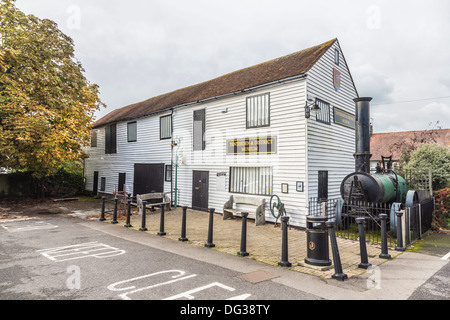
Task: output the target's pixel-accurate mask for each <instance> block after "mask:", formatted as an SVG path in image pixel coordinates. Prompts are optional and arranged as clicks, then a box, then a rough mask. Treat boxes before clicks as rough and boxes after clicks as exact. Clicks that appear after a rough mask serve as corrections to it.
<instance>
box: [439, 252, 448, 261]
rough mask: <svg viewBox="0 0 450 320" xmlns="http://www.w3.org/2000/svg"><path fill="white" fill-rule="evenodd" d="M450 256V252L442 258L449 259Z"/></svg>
mask: <svg viewBox="0 0 450 320" xmlns="http://www.w3.org/2000/svg"><path fill="white" fill-rule="evenodd" d="M448 258H450V252H449V253H447V254H446V255H445V256H443V257H442V258H441V259H442V260H447V259H448Z"/></svg>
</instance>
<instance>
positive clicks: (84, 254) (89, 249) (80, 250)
mask: <svg viewBox="0 0 450 320" xmlns="http://www.w3.org/2000/svg"><path fill="white" fill-rule="evenodd" d="M37 252H39V253H40V254H42V255H43V256H44V257H46V258H49V259H50V260H52V261H68V260H74V259H82V258H88V257H94V258H98V259H103V258H110V257H115V256H119V255H121V254H124V253H125V250H120V249H118V248H114V247H111V246H108V245H106V244H103V243H98V242H88V243H82V244H76V245H71V246H65V247H57V248H50V249H41V250H37Z"/></svg>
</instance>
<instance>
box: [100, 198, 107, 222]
mask: <svg viewBox="0 0 450 320" xmlns="http://www.w3.org/2000/svg"><path fill="white" fill-rule="evenodd" d="M105 202H106V197H102V213H101V215H100V219H99V220H100V221H105V220H106V218H105Z"/></svg>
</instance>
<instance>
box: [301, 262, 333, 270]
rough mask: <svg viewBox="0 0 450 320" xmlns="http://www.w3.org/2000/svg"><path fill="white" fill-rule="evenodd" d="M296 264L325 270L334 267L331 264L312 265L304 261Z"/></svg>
mask: <svg viewBox="0 0 450 320" xmlns="http://www.w3.org/2000/svg"><path fill="white" fill-rule="evenodd" d="M298 265H299V266H300V267H305V268H310V269H314V270H319V271H326V270H330V269H333V268H334V265H333V264H331V265H329V266H313V265H312V264H308V263H306V262H299V263H298Z"/></svg>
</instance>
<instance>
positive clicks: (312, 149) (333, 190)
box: [307, 41, 357, 199]
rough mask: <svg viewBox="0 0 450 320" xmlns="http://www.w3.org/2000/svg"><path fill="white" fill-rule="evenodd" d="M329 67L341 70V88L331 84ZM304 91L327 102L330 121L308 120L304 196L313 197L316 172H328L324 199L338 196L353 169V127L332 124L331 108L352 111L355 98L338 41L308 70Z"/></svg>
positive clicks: (316, 189)
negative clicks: (345, 178) (306, 178)
mask: <svg viewBox="0 0 450 320" xmlns="http://www.w3.org/2000/svg"><path fill="white" fill-rule="evenodd" d="M335 49H337V50H339V52H340V62H339V65H336V64H335V63H334V54H335ZM333 68H336V69H338V70H339V71H340V73H341V87H340V89H339V90H338V91H336V90H335V88H334V86H333ZM307 82H308V83H307V88H308V94H310V95H312V96H313V97H316V98H318V99H320V100H323V101H325V102H327V103H329V104H330V117H331V121H330V124H325V123H321V122H317V121H315V119H313V117H311V119H309V120H308V140H307V144H308V197H317V195H318V194H317V192H318V171H319V170H325V171H328V198H329V199H331V198H338V197H340V184H341V181H342V179H343V178H344V177H345V176H346V175H347V174H349V173H351V172H353V171H354V167H355V161H354V158H353V153H354V152H355V130H353V129H351V128H347V127H344V126H341V125H339V124H336V123H334V119H333V107H338V108H340V109H342V110H344V111H346V112H349V113H351V114H353V115H354V114H355V103H354V102H353V99H354V98H356V97H357V92H356V90H355V88H354V85H353V82H352V80H351V76H350V73H349V70H348V67H347V65H346V61H345V60H344V58H343V54H342V52H341V48H340V46H339V43H338V42H337V41H336V42H335V43H334V44H333V46H332V47H330V48H329V49H328V51H327V52H326V53H325V54H324V55H323V56H322V57H321V59H319V61H318V62H317V63H316V64H315V65H314V66H313V67H312V69H311V70H310V71H309V72H308V80H307Z"/></svg>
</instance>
